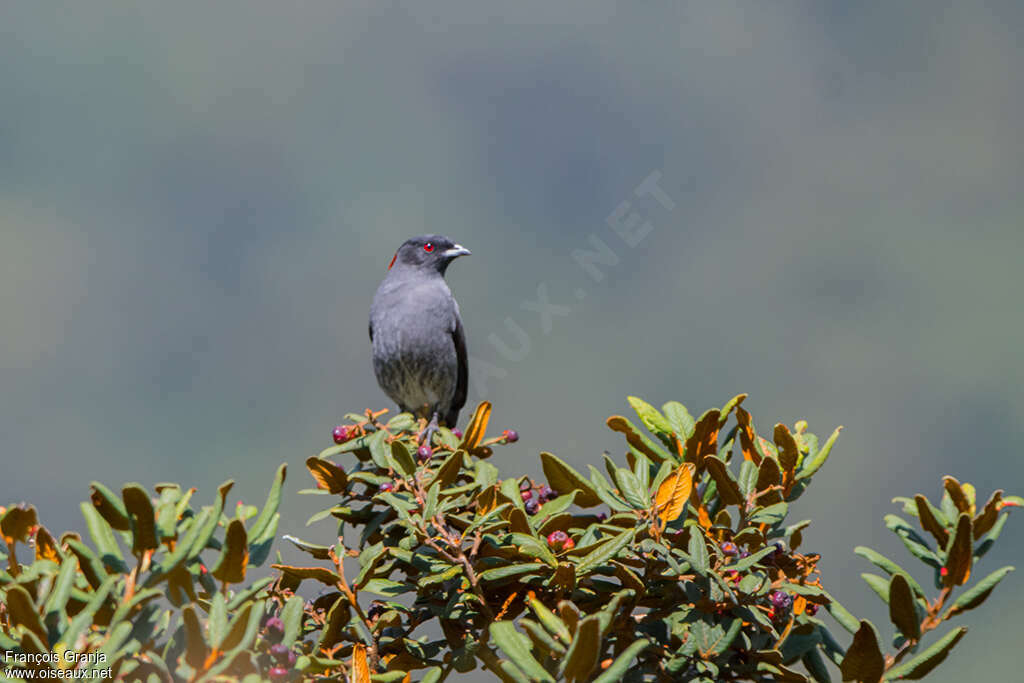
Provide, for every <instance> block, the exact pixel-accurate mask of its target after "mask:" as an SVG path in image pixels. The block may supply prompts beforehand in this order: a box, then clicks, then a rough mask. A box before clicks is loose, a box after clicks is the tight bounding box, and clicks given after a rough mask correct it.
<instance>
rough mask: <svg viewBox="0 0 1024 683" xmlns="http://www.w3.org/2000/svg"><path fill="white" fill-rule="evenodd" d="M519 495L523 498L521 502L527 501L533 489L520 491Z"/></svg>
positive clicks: (531, 496)
mask: <svg viewBox="0 0 1024 683" xmlns="http://www.w3.org/2000/svg"><path fill="white" fill-rule="evenodd" d="M519 496H520V497H521V498H522V499H523V502H524V503H525V502H526V501H528V500H530V499H531V498H533V491H530V490H526V491H520V492H519Z"/></svg>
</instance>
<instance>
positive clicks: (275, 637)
mask: <svg viewBox="0 0 1024 683" xmlns="http://www.w3.org/2000/svg"><path fill="white" fill-rule="evenodd" d="M265 629H266V638H267V640H269V641H270V642H272V643H280V642H281V639H282V638H284V622H283V621H281V618H280V617H270V618H269V619H267V624H266V627H265Z"/></svg>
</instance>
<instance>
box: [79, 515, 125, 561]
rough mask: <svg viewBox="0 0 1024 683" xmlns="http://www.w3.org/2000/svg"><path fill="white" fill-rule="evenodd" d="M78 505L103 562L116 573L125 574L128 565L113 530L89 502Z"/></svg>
mask: <svg viewBox="0 0 1024 683" xmlns="http://www.w3.org/2000/svg"><path fill="white" fill-rule="evenodd" d="M80 507H81V510H82V516H83V517H85V525H86V527H88V529H89V535H90V536H92V542H93V544H94V545H95V546H96V550H98V551H99V553H100V559H101V560H102V561H103V564H104V565H106V566H107V567H109V568H111V569H113V570H114V571H115V572H117V573H118V574H127V573H128V566H127V565H126V564H125V563H124V556H123V555H122V554H121V548H120V546H118V544H117V538H115V537H114V530H113V529H111V528H110V525H109V524H108V523H107V521H106V520H105V519H103V517H102V516H101V515H100V513H99V512H98V511H97V510H96V508H95V507H93V506H92V505H90V504H89V503H81V505H80Z"/></svg>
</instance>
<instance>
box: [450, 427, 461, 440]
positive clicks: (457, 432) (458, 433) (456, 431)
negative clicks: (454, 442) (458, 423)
mask: <svg viewBox="0 0 1024 683" xmlns="http://www.w3.org/2000/svg"><path fill="white" fill-rule="evenodd" d="M452 434H453V435H454V436H455V438H456V439H461V438H462V430H461V429H453V430H452Z"/></svg>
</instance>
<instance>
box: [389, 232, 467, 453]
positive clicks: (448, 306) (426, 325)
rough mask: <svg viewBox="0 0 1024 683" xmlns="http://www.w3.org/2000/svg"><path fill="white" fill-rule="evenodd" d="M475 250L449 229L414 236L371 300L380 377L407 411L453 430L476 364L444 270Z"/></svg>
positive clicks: (433, 426) (424, 436) (425, 435)
mask: <svg viewBox="0 0 1024 683" xmlns="http://www.w3.org/2000/svg"><path fill="white" fill-rule="evenodd" d="M470 253H471V252H470V251H469V249H466V248H465V247H463V246H462V245H461V244H456V243H455V242H453V241H452V240H451V239H449V238H447V237H444V236H443V235H421V236H419V237H412V238H410V239H408V240H406V241H405V242H403V243H402V245H401V246H400V247H399V248H398V251H396V252H395V255H394V257H392V259H391V264H390V265H389V266H388V271H387V274H386V275H385V276H384V280H383V281H382V282H381V283H380V286H379V287H378V288H377V292H376V294H374V297H373V303H372V305H371V306H370V326H369V329H370V342H371V344H372V347H373V371H374V374H375V375H376V377H377V383H378V384H379V385H380V388H381V389H383V391H384V393H385V394H387V395H388V397H389V398H391V400H393V401H394V402H395V403H397V404H398V407H399V409H400V410H401V411H402V412H409V413H412V414H413V415H414V416H416V417H418V418H422V419H425V420H428V421H429V422H428V426H427V428H426V429H425V430H424V431H423V432H421V434H420V440H421V443H423V442H425V443H426V444H427V445H429V444H430V439H431V437H432V436H433V433H434V432H435V431H436V430H437V427H438V426H439V425H440V424H443V425H444V426H446V427H448V428H450V429H454V428H455V424H456V422H457V421H458V419H459V411H460V410H462V407H463V406H464V405H465V404H466V391H467V385H468V382H469V366H468V361H467V356H466V332H465V329H464V328H463V326H462V317H461V315H460V313H459V304H458V302H456V301H455V297H454V296H453V295H452V292H451V290H450V289H449V288H448V283H447V282H446V281H445V279H444V276H445V272H446V271H447V270H448V266H449V265H450V264H451V262H452V261H454V260H455V259H457V258H458V257H460V256H468V255H469V254H470Z"/></svg>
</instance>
